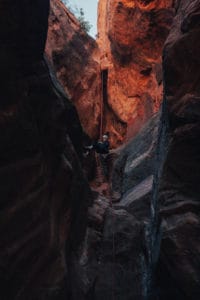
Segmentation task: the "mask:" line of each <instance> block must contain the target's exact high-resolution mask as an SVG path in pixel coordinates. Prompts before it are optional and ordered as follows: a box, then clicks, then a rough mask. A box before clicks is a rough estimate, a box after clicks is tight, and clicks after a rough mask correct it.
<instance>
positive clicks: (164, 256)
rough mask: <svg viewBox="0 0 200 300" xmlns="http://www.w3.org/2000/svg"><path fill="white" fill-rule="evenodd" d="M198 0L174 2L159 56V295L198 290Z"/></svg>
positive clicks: (192, 295) (186, 295) (190, 295)
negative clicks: (163, 147) (164, 138)
mask: <svg viewBox="0 0 200 300" xmlns="http://www.w3.org/2000/svg"><path fill="white" fill-rule="evenodd" d="M199 37H200V1H199V0H194V1H187V0H179V1H177V2H176V17H175V19H174V23H173V26H172V29H171V32H170V34H169V37H168V39H167V41H166V44H165V48H164V57H163V68H164V84H165V90H164V94H165V105H164V106H165V108H164V111H163V116H162V119H164V116H165V115H166V114H167V118H168V123H169V124H168V132H167V134H168V140H169V142H168V147H167V152H166V155H167V156H166V161H165V164H164V169H163V173H162V177H161V184H160V189H159V203H158V204H159V206H160V218H161V220H162V241H161V251H160V260H159V264H158V268H157V283H158V286H159V291H160V296H159V299H162V300H163V299H164V300H165V299H166V300H168V299H181V300H183V299H184V300H185V299H188V300H189V299H192V300H196V299H199V294H200V281H199V279H200V268H199V266H200V261H199V257H200V238H199V231H200V213H199V212H200V201H199V195H200V185H199V174H200V139H199V137H200V117H199V114H200V106H199V105H200V57H199V49H200V39H199Z"/></svg>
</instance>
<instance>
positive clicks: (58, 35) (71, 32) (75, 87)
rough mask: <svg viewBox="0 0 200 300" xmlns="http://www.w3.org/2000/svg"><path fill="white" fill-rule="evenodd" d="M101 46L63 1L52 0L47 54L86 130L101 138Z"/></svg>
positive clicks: (92, 135) (94, 136)
mask: <svg viewBox="0 0 200 300" xmlns="http://www.w3.org/2000/svg"><path fill="white" fill-rule="evenodd" d="M98 51H99V50H98V47H97V44H96V42H95V40H94V39H93V38H91V37H90V36H89V35H87V34H86V32H84V31H83V30H81V26H80V23H79V22H78V20H77V19H76V18H75V17H74V15H73V14H72V13H71V12H70V11H69V10H68V9H67V8H66V7H65V5H64V4H63V3H62V2H61V1H60V0H52V1H50V16H49V28H48V37H47V43H46V50H45V52H46V55H47V57H48V59H49V60H50V62H51V65H52V67H53V68H54V70H55V72H56V75H57V78H58V80H59V82H60V83H61V85H62V86H63V88H64V90H65V92H66V93H67V94H68V95H69V97H70V99H71V101H72V102H73V103H74V105H75V106H76V109H77V111H78V114H79V118H80V121H81V124H82V126H83V129H84V130H85V132H86V133H87V134H88V135H89V136H90V138H92V139H97V138H98V137H99V131H100V130H99V126H100V85H101V84H100V71H99V63H98V56H99V55H98Z"/></svg>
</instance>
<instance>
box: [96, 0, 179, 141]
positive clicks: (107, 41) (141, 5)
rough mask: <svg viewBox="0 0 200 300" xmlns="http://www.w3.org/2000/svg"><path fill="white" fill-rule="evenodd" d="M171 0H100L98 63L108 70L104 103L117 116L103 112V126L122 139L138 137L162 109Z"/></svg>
mask: <svg viewBox="0 0 200 300" xmlns="http://www.w3.org/2000/svg"><path fill="white" fill-rule="evenodd" d="M173 2H174V1H172V0H167V1H166V0H165V1H163V0H153V1H139V0H134V1H128V0H123V1H120V2H119V1H117V0H107V1H104V0H100V1H99V16H98V40H97V42H98V44H99V48H100V51H101V57H100V65H101V69H108V100H107V104H106V105H107V106H108V107H109V111H112V112H113V114H114V116H115V118H114V119H112V118H111V117H110V115H109V113H107V111H105V114H104V115H105V120H106V121H105V125H104V126H105V128H106V130H109V131H111V133H112V135H113V139H114V140H116V141H117V142H118V143H120V142H121V141H122V140H123V139H124V137H125V136H126V135H127V139H129V138H131V137H132V136H135V135H136V134H137V133H138V131H139V130H140V129H141V127H142V125H143V124H144V123H145V122H146V121H147V120H148V119H149V118H150V117H151V116H152V115H153V113H155V112H157V111H158V109H159V107H160V103H161V100H162V66H161V55H162V49H163V44H164V42H165V39H166V38H167V35H168V33H169V29H170V27H171V23H172V19H173V14H174V11H173V9H172V7H173ZM105 19H106V20H105ZM120 124H121V125H120ZM126 127H128V128H127V129H126ZM120 128H121V129H120Z"/></svg>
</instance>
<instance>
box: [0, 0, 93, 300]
mask: <svg viewBox="0 0 200 300" xmlns="http://www.w3.org/2000/svg"><path fill="white" fill-rule="evenodd" d="M48 12H49V1H48V0H35V1H31V0H26V1H25V0H22V1H20V2H13V1H10V0H5V1H2V2H1V4H0V20H1V21H0V22H1V26H0V40H1V44H0V71H1V72H0V74H1V80H0V90H1V96H0V181H1V185H0V199H1V200H0V204H1V205H0V218H1V222H0V298H1V299H5V300H14V299H20V300H27V299H30V300H32V299H34V300H35V299H59V300H61V299H67V298H68V297H69V293H70V290H71V280H72V274H71V266H70V265H69V263H68V260H69V261H70V257H71V255H72V249H73V251H75V250H76V249H77V246H78V245H79V243H80V241H81V239H82V237H83V235H84V228H85V223H86V217H85V215H86V210H87V206H88V201H89V199H90V196H89V188H88V186H87V183H86V182H85V180H84V177H83V175H82V172H81V168H80V163H79V160H78V155H79V156H80V153H81V148H80V147H81V142H80V141H81V138H82V128H81V126H80V123H79V119H78V116H77V113H76V111H75V109H74V107H73V106H72V104H71V103H70V102H69V101H68V99H67V98H66V96H65V94H64V93H63V91H62V89H61V88H60V87H59V85H58V83H57V82H56V81H55V79H54V78H53V75H52V74H50V71H49V69H48V66H47V64H46V62H45V61H44V59H43V52H44V46H45V40H46V34H47V25H48V22H47V21H48ZM70 136H71V140H70V138H69V137H70ZM71 141H72V142H71Z"/></svg>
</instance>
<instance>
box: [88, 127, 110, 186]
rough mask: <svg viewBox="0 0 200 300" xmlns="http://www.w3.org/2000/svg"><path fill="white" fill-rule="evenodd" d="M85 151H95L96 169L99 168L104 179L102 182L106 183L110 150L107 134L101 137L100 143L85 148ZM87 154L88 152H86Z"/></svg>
mask: <svg viewBox="0 0 200 300" xmlns="http://www.w3.org/2000/svg"><path fill="white" fill-rule="evenodd" d="M85 149H87V150H92V149H93V150H95V152H96V162H97V168H98V167H100V168H101V173H102V176H103V177H104V178H103V179H104V181H108V179H109V170H108V155H109V150H110V143H109V132H106V133H105V134H103V136H102V141H101V140H100V141H98V142H95V143H93V144H92V145H89V146H86V147H85ZM88 154H89V151H88Z"/></svg>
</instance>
